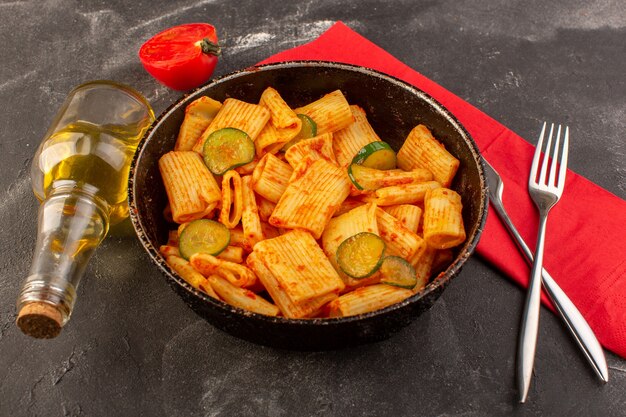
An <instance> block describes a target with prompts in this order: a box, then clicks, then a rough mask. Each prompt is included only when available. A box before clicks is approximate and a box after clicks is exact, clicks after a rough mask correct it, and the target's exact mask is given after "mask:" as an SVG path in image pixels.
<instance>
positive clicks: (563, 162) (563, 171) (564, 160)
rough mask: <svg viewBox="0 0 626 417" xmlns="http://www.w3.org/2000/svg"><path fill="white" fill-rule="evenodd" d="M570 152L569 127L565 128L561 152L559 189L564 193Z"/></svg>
mask: <svg viewBox="0 0 626 417" xmlns="http://www.w3.org/2000/svg"><path fill="white" fill-rule="evenodd" d="M568 151H569V127H568V126H565V137H564V139H563V151H562V152H561V155H562V156H561V162H560V164H561V166H560V167H559V179H558V183H557V187H558V188H559V191H560V192H562V191H563V188H564V186H565V174H566V173H567V154H568Z"/></svg>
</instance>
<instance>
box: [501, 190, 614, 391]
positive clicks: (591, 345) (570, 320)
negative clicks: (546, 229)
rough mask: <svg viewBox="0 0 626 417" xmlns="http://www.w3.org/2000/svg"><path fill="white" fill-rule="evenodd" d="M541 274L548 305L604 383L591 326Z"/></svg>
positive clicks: (599, 348) (511, 230) (523, 249)
mask: <svg viewBox="0 0 626 417" xmlns="http://www.w3.org/2000/svg"><path fill="white" fill-rule="evenodd" d="M491 203H492V205H493V206H494V208H495V209H496V212H497V213H498V215H499V216H500V218H501V219H502V221H503V222H504V225H505V226H506V228H507V230H508V231H509V233H510V234H511V236H513V237H514V240H515V242H516V243H517V246H518V247H519V249H520V251H521V252H522V253H523V254H524V256H525V258H526V261H527V262H528V263H529V264H530V263H531V262H532V261H533V254H532V252H531V251H530V249H529V248H528V245H526V242H524V239H522V236H521V235H520V234H519V232H518V231H517V229H516V228H515V226H514V225H513V223H512V222H511V219H510V218H509V216H508V215H507V214H506V211H505V210H504V207H503V206H502V204H501V203H500V202H497V201H493V199H492V201H491ZM541 272H542V273H541V282H542V283H543V287H544V288H545V290H546V293H547V294H548V297H549V298H550V301H552V304H553V305H554V307H555V308H556V310H557V311H558V313H559V315H560V316H561V318H562V319H563V321H564V322H565V324H566V325H567V328H568V329H569V331H570V333H571V334H572V336H574V339H575V340H576V342H577V343H578V346H580V348H581V350H582V351H583V353H584V354H585V357H586V358H587V361H589V363H590V364H591V366H592V368H593V370H594V371H595V373H596V374H597V375H598V377H599V378H600V380H601V381H602V382H608V381H609V369H608V366H607V364H606V358H605V356H604V351H603V350H602V346H600V342H598V339H597V338H596V336H595V334H594V333H593V330H591V327H589V324H588V323H587V321H586V320H585V318H584V317H583V315H582V314H581V313H580V311H579V310H578V308H576V306H575V305H574V303H572V300H570V299H569V297H568V296H567V294H565V292H563V290H562V289H561V287H560V286H559V285H558V284H557V283H556V281H554V279H553V278H552V277H551V276H550V274H549V273H548V271H546V270H545V268H544V269H542V271H541Z"/></svg>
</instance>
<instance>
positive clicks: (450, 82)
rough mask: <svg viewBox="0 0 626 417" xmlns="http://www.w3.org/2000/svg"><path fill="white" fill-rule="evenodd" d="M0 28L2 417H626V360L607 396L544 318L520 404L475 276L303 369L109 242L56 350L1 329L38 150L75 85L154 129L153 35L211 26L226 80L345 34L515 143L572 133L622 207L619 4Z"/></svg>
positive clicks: (208, 8)
mask: <svg viewBox="0 0 626 417" xmlns="http://www.w3.org/2000/svg"><path fill="white" fill-rule="evenodd" d="M125 3H127V4H125ZM548 3H549V4H548ZM0 16H1V17H2V18H1V19H0V38H1V39H2V40H3V47H2V48H0V62H2V65H1V66H0V102H1V103H2V112H0V162H1V167H2V168H1V169H2V176H1V178H0V253H1V255H0V274H1V275H0V300H1V304H0V416H31V415H39V416H78V415H88V416H114V415H115V416H117V415H120V416H127V415H128V416H134V415H145V416H182V415H206V416H253V415H254V416H265V415H267V416H308V415H320V416H321V415H323V416H404V415H407V416H409V415H438V416H486V415H490V416H491V415H493V416H503V415H524V416H624V415H626V397H625V396H624V392H626V361H624V360H623V359H620V358H618V357H616V356H614V355H612V354H610V353H608V361H609V367H610V376H611V381H610V383H609V384H608V385H601V384H600V383H598V382H597V380H596V379H595V377H594V375H593V374H592V372H591V370H590V368H589V367H588V366H587V364H586V363H585V362H584V359H583V358H582V357H581V355H580V354H579V352H578V350H577V348H576V346H575V345H574V344H573V343H572V342H571V340H570V338H569V335H568V334H567V333H566V331H565V330H564V329H563V327H562V326H561V324H560V322H559V321H558V320H557V319H556V318H555V317H554V316H553V315H551V314H550V313H548V312H547V310H545V309H544V314H543V315H542V322H541V334H540V339H539V346H538V351H537V360H536V365H535V377H534V379H533V385H532V388H531V392H530V399H529V402H528V403H527V404H526V405H518V404H516V398H517V396H516V390H515V385H514V355H515V341H516V337H517V329H518V322H519V314H520V307H521V305H522V298H523V293H522V292H521V291H520V290H519V289H518V288H517V287H515V286H514V285H512V284H510V283H509V282H508V281H507V280H506V279H505V278H504V277H502V276H501V274H499V273H498V272H497V271H495V270H493V269H492V268H490V267H489V266H488V265H487V264H486V263H485V262H483V261H482V260H480V259H472V260H471V261H470V262H469V264H468V265H467V266H466V267H465V269H464V270H463V273H462V274H461V276H460V277H459V278H457V279H456V280H455V281H453V283H452V284H451V285H450V287H449V288H448V289H447V290H446V292H445V293H444V295H443V296H442V298H441V299H440V300H439V301H438V302H437V303H436V305H435V307H433V308H432V309H431V310H430V311H429V312H428V313H426V314H425V315H423V316H421V317H420V318H419V319H418V320H417V321H416V322H415V323H414V324H412V325H411V326H409V327H408V328H406V329H405V330H403V331H402V332H401V333H400V334H398V335H397V336H395V337H393V338H392V339H390V340H388V341H385V342H382V343H378V344H373V345H368V346H363V347H360V348H356V349H350V350H342V351H336V352H322V353H300V352H289V351H278V350H274V349H270V348H265V347H260V346H256V345H252V344H249V343H247V342H243V341H240V340H238V339H235V338H233V337H231V336H228V335H226V334H224V333H222V332H220V331H218V330H216V329H214V328H213V327H211V326H210V325H208V324H207V323H205V322H204V321H202V320H200V319H199V318H198V317H197V316H195V315H194V313H192V312H191V310H189V309H188V308H187V307H186V306H185V305H184V304H183V303H182V301H181V300H180V299H179V298H178V297H177V296H176V295H175V294H174V293H173V292H172V291H171V290H170V289H169V288H168V287H167V285H166V283H165V280H164V279H163V278H162V277H161V276H160V275H159V273H158V272H157V270H156V268H154V267H153V266H152V265H151V264H150V263H149V261H148V257H147V255H145V254H144V253H143V250H142V249H141V247H140V245H139V243H138V242H137V241H136V239H135V238H134V237H133V235H132V232H130V231H128V230H126V231H125V232H124V231H123V230H122V231H121V233H120V231H118V234H117V235H114V236H111V237H109V238H108V239H107V240H106V241H105V242H104V243H103V245H102V247H101V248H100V249H99V250H98V252H97V254H96V256H95V258H94V259H93V260H92V263H91V265H90V267H89V269H88V273H87V276H86V278H85V279H84V281H83V283H82V285H81V287H80V289H79V298H78V303H77V307H76V309H75V312H74V316H73V318H72V320H71V321H70V323H69V325H68V326H67V327H66V329H64V331H63V333H62V335H61V336H60V337H58V338H57V339H55V340H48V341H38V340H33V339H30V338H28V337H26V336H23V335H22V334H21V333H20V332H19V330H18V329H17V328H16V327H15V325H14V320H15V308H14V302H15V299H16V297H17V294H18V291H19V288H20V286H21V281H22V279H23V278H24V277H25V276H26V274H27V272H28V268H29V266H30V257H31V252H32V249H33V245H34V243H35V216H36V209H37V202H36V200H35V198H34V197H33V195H32V192H31V190H30V179H29V165H30V161H31V158H32V155H33V153H34V151H35V148H36V146H37V145H38V143H39V141H40V139H41V137H42V136H43V134H44V133H45V131H46V129H47V127H48V125H49V123H50V121H51V120H52V118H53V116H54V114H55V113H56V111H57V109H58V108H59V106H60V104H61V103H62V101H63V99H64V97H65V95H66V94H67V92H68V91H69V90H70V89H71V88H72V87H73V86H75V85H77V84H79V83H81V82H83V81H87V80H90V79H98V78H107V79H113V80H116V81H120V82H124V83H127V84H130V85H133V86H134V87H136V88H137V89H138V90H140V91H141V92H142V93H143V94H144V95H146V97H147V98H148V99H149V100H150V102H151V103H152V104H153V106H154V108H155V111H156V112H157V113H159V112H160V111H162V110H163V109H165V108H166V107H167V106H168V105H169V104H170V103H171V102H172V101H173V100H174V99H175V98H177V97H178V95H179V94H178V93H176V92H173V91H170V90H168V89H166V88H164V87H161V86H160V85H158V84H157V83H156V82H155V81H154V80H153V79H152V78H151V77H150V76H148V75H147V74H146V73H145V72H144V71H143V69H142V68H141V66H140V64H139V62H138V60H137V58H136V51H137V50H138V48H139V46H140V45H141V43H142V42H143V41H144V40H146V39H147V38H148V37H150V36H151V35H152V34H154V33H156V32H158V31H160V30H162V29H164V28H166V27H168V26H172V25H174V24H180V23H186V22H192V21H208V22H211V23H213V24H215V25H216V26H217V28H218V30H219V35H220V38H221V39H222V44H223V45H224V47H225V48H224V57H223V59H222V60H221V62H220V64H219V66H218V69H217V72H216V75H220V74H224V73H227V72H230V71H232V70H235V69H238V68H241V67H245V66H248V65H251V64H254V63H255V62H257V61H259V60H261V59H262V58H264V57H266V56H268V55H270V54H272V53H275V52H279V51H281V50H284V49H286V48H289V47H293V46H296V45H299V44H301V43H304V42H306V41H309V40H311V39H313V38H314V37H316V36H317V35H319V34H320V33H322V32H323V31H324V30H325V29H326V28H328V27H329V26H330V25H331V24H332V22H334V21H335V20H339V19H341V20H343V21H344V22H346V23H347V24H348V25H349V26H351V27H352V28H353V29H355V30H356V31H358V32H359V33H361V34H363V35H364V36H366V37H367V38H369V39H370V40H372V41H373V42H375V43H377V44H378V45H380V46H382V47H383V48H385V49H387V50H388V51H389V52H390V53H392V54H393V55H395V56H396V57H398V58H399V59H401V60H402V61H404V62H406V63H407V64H408V65H410V66H411V67H413V68H415V69H417V70H418V71H420V72H422V73H423V74H424V75H426V76H428V77H430V78H431V79H433V80H434V81H436V82H438V83H440V84H441V85H443V86H444V87H446V88H448V89H449V90H451V91H453V92H454V93H456V94H458V95H459V96H461V97H462V98H464V99H466V100H467V101H469V102H471V103H473V104H474V105H476V106H477V107H478V108H480V109H481V110H483V111H485V112H486V113H488V114H490V115H491V116H493V117H494V118H495V119H497V120H499V121H500V122H502V123H504V124H505V125H507V126H509V127H510V128H511V129H513V130H514V131H515V132H517V133H519V134H521V135H522V136H524V137H527V138H530V139H532V140H534V138H535V136H536V134H537V132H538V130H539V126H540V121H543V120H544V119H547V120H555V121H562V122H566V123H568V124H569V125H570V129H571V130H572V143H571V154H570V167H571V168H573V169H574V170H575V171H577V172H579V173H580V174H582V175H584V176H586V177H587V178H589V179H591V180H592V181H594V182H596V183H598V184H600V185H602V186H603V187H605V188H607V189H608V190H610V191H611V192H613V193H615V194H617V195H619V196H621V197H622V198H624V196H625V194H626V174H625V173H626V157H625V155H626V140H625V139H624V132H625V131H626V122H625V120H626V99H625V97H626V84H625V78H626V77H625V71H626V46H625V41H624V40H625V39H626V5H625V3H624V2H623V1H622V0H606V1H597V2H588V1H583V0H575V1H570V0H558V1H553V2H543V1H530V2H528V1H521V0H520V1H502V0H501V1H490V2H469V1H468V2H457V1H454V0H448V1H393V2H383V1H356V0H355V1H351V2H343V3H342V5H339V4H338V2H336V1H333V0H323V1H306V2H297V3H296V2H293V3H292V2H287V1H281V2H278V1H276V2H254V1H252V0H249V1H225V0H215V1H200V2H183V1H172V2H168V1H164V0H160V1H154V2H148V1H135V2H122V1H89V2H87V1H84V2H78V1H64V2H61V1H44V2H39V1H34V0H33V1H13V2H2V3H0ZM337 47H345V46H344V45H338V46H337ZM126 226H128V225H126Z"/></svg>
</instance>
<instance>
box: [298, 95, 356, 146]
mask: <svg viewBox="0 0 626 417" xmlns="http://www.w3.org/2000/svg"><path fill="white" fill-rule="evenodd" d="M295 112H296V113H300V114H304V115H307V116H309V117H310V118H311V119H313V120H314V121H315V123H316V124H317V134H318V135H321V134H323V133H329V132H330V133H334V132H337V131H339V130H341V129H344V128H346V127H348V126H350V125H351V124H352V123H353V122H354V116H353V115H352V111H351V110H350V105H349V104H348V101H347V100H346V98H345V97H344V95H343V93H342V92H341V91H339V90H336V91H333V92H332V93H328V94H326V95H325V96H324V97H322V98H320V99H319V100H316V101H314V102H313V103H309V104H307V105H306V106H303V107H299V108H297V109H295Z"/></svg>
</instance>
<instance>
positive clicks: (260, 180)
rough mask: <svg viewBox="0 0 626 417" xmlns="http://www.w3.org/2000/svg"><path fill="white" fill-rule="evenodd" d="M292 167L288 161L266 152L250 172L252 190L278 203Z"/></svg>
mask: <svg viewBox="0 0 626 417" xmlns="http://www.w3.org/2000/svg"><path fill="white" fill-rule="evenodd" d="M292 173H293V169H292V168H291V167H290V166H289V164H288V163H286V162H283V161H281V160H280V159H278V158H277V157H275V156H274V155H272V154H267V155H265V156H264V157H263V158H261V160H260V161H259V163H258V164H257V166H256V167H255V168H254V172H253V173H252V187H253V188H254V191H255V192H256V193H257V194H259V195H260V196H263V197H264V198H266V199H268V200H269V201H271V202H272V203H278V200H280V197H281V196H282V195H283V193H284V192H285V189H287V183H289V178H291V174H292Z"/></svg>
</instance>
